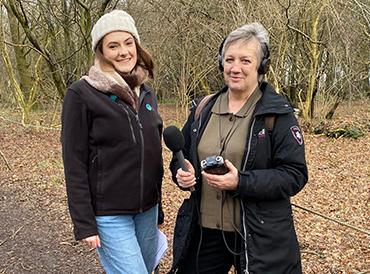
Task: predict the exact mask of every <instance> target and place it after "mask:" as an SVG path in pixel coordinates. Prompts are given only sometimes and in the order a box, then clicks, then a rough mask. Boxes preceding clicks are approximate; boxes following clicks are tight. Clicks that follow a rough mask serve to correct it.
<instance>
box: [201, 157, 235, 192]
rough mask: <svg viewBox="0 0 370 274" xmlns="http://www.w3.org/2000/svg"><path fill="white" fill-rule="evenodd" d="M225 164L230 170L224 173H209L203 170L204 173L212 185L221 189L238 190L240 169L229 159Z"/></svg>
mask: <svg viewBox="0 0 370 274" xmlns="http://www.w3.org/2000/svg"><path fill="white" fill-rule="evenodd" d="M225 165H226V166H227V167H228V169H229V172H228V173H226V174H224V175H215V174H209V173H207V172H205V171H202V175H204V177H205V178H206V179H207V183H208V184H209V185H210V186H212V187H215V188H218V189H221V190H236V189H237V187H238V182H239V175H238V169H237V168H236V167H235V166H234V165H233V164H232V163H231V162H230V161H229V160H225Z"/></svg>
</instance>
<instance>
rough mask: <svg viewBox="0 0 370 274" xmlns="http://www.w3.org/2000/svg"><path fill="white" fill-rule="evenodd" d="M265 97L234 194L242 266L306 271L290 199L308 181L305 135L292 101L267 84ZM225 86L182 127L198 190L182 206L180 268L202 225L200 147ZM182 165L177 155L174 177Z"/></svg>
mask: <svg viewBox="0 0 370 274" xmlns="http://www.w3.org/2000/svg"><path fill="white" fill-rule="evenodd" d="M260 89H261V91H262V94H263V95H262V98H261V99H260V101H259V102H258V103H257V105H256V109H255V113H254V116H253V118H252V121H251V125H250V135H249V137H248V139H247V142H246V147H245V148H244V156H243V161H242V168H241V170H240V171H239V183H238V188H237V190H236V191H234V192H232V194H233V195H234V196H235V197H237V198H239V199H241V205H242V206H241V211H242V212H241V217H242V220H241V223H242V226H243V228H242V230H243V238H244V240H243V242H244V243H243V246H244V248H243V254H242V255H241V256H240V260H241V266H242V270H243V271H245V270H247V271H246V272H245V273H251V274H289V273H291V274H299V273H302V270H301V261H300V252H299V246H298V241H297V237H296V233H295V230H294V224H293V216H292V209H291V203H290V197H291V196H293V195H295V194H297V193H298V192H299V191H300V190H301V189H302V188H303V187H304V185H305V184H306V182H307V178H308V176H307V166H306V161H305V152H304V144H303V138H302V135H301V131H300V128H299V126H298V122H297V119H296V117H295V116H294V111H293V109H292V107H291V106H290V105H289V104H288V102H287V101H286V100H285V99H284V98H283V97H282V96H279V95H278V94H277V93H276V92H275V91H274V90H273V88H272V87H271V86H270V85H269V84H267V83H266V82H263V83H262V85H261V86H260ZM226 90H227V87H225V88H223V89H222V90H221V91H220V92H218V93H217V94H216V95H215V96H213V97H212V99H210V101H209V102H208V104H207V105H206V106H205V107H204V109H203V111H202V112H201V115H200V117H199V119H196V120H195V119H194V114H195V108H196V107H194V108H193V110H192V111H191V114H190V115H189V118H188V120H187V122H186V124H185V126H184V128H183V130H182V132H183V134H184V137H185V148H184V150H183V153H184V156H185V158H186V159H189V161H190V162H191V163H192V164H193V166H194V168H195V172H196V178H197V184H196V186H195V189H196V191H195V192H194V193H192V194H191V196H190V198H189V199H187V200H185V201H184V203H183V204H182V206H181V208H180V209H179V212H178V216H177V220H176V227H175V232H174V242H173V266H172V271H175V270H176V269H177V268H178V267H179V266H180V265H181V264H184V263H186V262H185V261H184V258H186V255H187V254H188V252H196V251H194V250H192V251H190V250H189V249H188V247H189V243H190V240H191V238H192V236H193V233H194V231H195V227H196V226H197V225H198V214H197V209H196V204H198V205H199V204H200V200H201V197H200V196H201V189H202V188H201V184H202V182H201V178H202V176H201V170H200V164H199V159H198V158H197V145H198V143H199V140H200V138H201V136H202V134H203V131H204V129H205V127H206V125H207V122H208V120H209V118H210V116H211V109H212V106H213V105H214V103H215V101H216V99H217V97H218V95H219V94H221V93H222V92H226ZM267 116H274V117H275V122H274V127H273V130H272V132H269V128H268V126H267V125H266V120H267V119H266V118H265V117H267ZM178 168H179V164H178V162H177V159H176V157H174V158H173V160H172V161H171V164H170V169H171V172H172V175H173V180H174V182H176V178H175V175H176V171H177V169H178Z"/></svg>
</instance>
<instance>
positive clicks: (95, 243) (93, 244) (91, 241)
mask: <svg viewBox="0 0 370 274" xmlns="http://www.w3.org/2000/svg"><path fill="white" fill-rule="evenodd" d="M82 242H84V243H85V244H86V245H87V246H88V247H89V249H90V250H93V249H95V248H97V247H101V244H100V238H99V236H98V235H94V236H90V237H87V238H85V239H83V240H82Z"/></svg>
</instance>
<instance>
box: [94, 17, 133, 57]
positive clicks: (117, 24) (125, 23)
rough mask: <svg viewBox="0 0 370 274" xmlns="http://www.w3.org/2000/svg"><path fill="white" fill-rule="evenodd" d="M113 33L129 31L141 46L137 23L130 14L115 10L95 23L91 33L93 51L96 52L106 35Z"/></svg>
mask: <svg viewBox="0 0 370 274" xmlns="http://www.w3.org/2000/svg"><path fill="white" fill-rule="evenodd" d="M112 31H127V32H129V33H131V34H132V35H133V36H134V37H135V39H136V41H137V42H138V43H139V44H140V37H139V33H138V32H137V29H136V27H135V21H134V19H133V18H132V17H131V15H130V14H128V13H127V12H125V11H123V10H113V11H111V12H109V13H107V14H104V15H103V16H102V17H100V18H99V20H98V21H97V22H96V23H95V25H94V27H93V29H92V31H91V39H92V43H91V44H92V50H93V51H95V49H96V45H97V44H98V42H99V41H100V39H102V38H103V37H104V36H105V35H106V34H108V33H110V32H112Z"/></svg>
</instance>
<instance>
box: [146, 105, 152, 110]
mask: <svg viewBox="0 0 370 274" xmlns="http://www.w3.org/2000/svg"><path fill="white" fill-rule="evenodd" d="M145 107H146V109H147V110H152V109H153V108H152V106H151V105H150V104H146V105H145Z"/></svg>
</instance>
